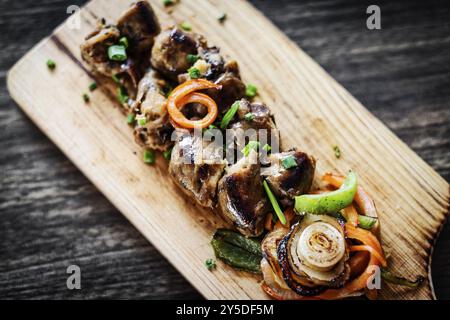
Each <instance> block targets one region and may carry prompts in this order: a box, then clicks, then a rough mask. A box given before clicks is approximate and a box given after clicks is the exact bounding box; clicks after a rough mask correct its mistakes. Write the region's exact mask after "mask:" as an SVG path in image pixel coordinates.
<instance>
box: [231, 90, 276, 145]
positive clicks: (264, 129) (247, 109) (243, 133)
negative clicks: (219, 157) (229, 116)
mask: <svg viewBox="0 0 450 320" xmlns="http://www.w3.org/2000/svg"><path fill="white" fill-rule="evenodd" d="M248 115H251V117H248ZM235 118H236V119H237V120H236V121H235V122H234V123H232V124H231V126H230V129H231V130H232V131H229V133H228V134H231V135H232V137H230V138H232V139H229V141H230V142H229V144H228V145H227V151H230V150H232V149H233V148H235V149H236V150H237V151H238V154H239V151H241V150H242V149H243V148H244V147H245V145H246V144H247V143H248V141H250V140H253V141H259V142H260V146H261V147H263V146H264V145H265V144H269V145H270V146H271V147H272V150H273V151H277V150H279V148H280V146H279V144H280V142H279V141H280V136H279V131H278V129H277V128H276V125H275V121H274V119H273V115H272V114H271V112H270V109H269V108H268V107H267V106H266V105H265V104H263V103H260V102H254V103H250V102H249V101H248V100H246V99H242V100H240V101H239V109H238V111H237V114H236V116H235Z"/></svg>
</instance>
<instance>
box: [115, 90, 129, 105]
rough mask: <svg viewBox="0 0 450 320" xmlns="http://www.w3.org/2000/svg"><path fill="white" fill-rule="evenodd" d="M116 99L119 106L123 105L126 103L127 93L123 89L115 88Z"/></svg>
mask: <svg viewBox="0 0 450 320" xmlns="http://www.w3.org/2000/svg"><path fill="white" fill-rule="evenodd" d="M117 98H118V99H119V101H120V103H121V104H125V103H127V102H128V99H129V97H128V95H127V91H126V90H125V89H124V88H123V87H119V88H117Z"/></svg>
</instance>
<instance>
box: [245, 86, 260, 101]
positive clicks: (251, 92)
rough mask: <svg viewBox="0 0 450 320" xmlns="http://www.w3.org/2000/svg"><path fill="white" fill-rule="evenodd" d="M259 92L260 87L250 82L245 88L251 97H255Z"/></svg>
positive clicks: (246, 93)
mask: <svg viewBox="0 0 450 320" xmlns="http://www.w3.org/2000/svg"><path fill="white" fill-rule="evenodd" d="M257 93H258V88H257V87H256V86H255V85H254V84H251V83H249V84H248V85H247V87H246V88H245V95H246V96H247V97H249V98H253V97H254V96H256V94H257Z"/></svg>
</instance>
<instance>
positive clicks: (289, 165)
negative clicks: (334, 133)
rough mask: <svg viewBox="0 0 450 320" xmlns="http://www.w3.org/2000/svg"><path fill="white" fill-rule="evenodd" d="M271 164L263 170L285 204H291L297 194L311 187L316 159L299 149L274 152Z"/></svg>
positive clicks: (276, 193)
mask: <svg viewBox="0 0 450 320" xmlns="http://www.w3.org/2000/svg"><path fill="white" fill-rule="evenodd" d="M269 160H270V163H271V165H270V166H269V167H267V168H264V169H263V170H262V171H261V174H262V175H263V176H266V177H267V178H266V180H267V182H268V183H269V185H270V189H271V190H272V192H273V193H274V194H275V195H276V196H277V197H278V199H279V200H280V201H281V202H282V203H283V204H284V205H291V204H292V201H293V199H294V197H295V196H299V195H301V194H304V193H307V192H308V191H309V189H310V188H311V185H312V182H313V179H314V171H315V169H316V160H315V159H314V158H313V157H310V156H309V155H307V154H306V153H304V152H301V151H299V150H297V149H291V150H290V151H286V152H281V153H273V154H271V155H270V156H269Z"/></svg>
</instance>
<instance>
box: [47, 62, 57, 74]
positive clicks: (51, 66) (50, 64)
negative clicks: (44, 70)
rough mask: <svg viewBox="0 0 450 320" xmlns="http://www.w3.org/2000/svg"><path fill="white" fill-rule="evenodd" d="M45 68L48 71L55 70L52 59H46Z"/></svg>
mask: <svg viewBox="0 0 450 320" xmlns="http://www.w3.org/2000/svg"><path fill="white" fill-rule="evenodd" d="M47 67H48V68H49V69H50V70H52V71H53V70H55V68H56V63H55V61H53V60H52V59H48V60H47Z"/></svg>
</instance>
